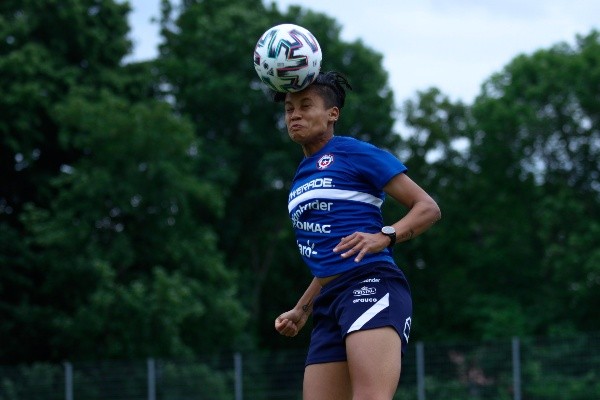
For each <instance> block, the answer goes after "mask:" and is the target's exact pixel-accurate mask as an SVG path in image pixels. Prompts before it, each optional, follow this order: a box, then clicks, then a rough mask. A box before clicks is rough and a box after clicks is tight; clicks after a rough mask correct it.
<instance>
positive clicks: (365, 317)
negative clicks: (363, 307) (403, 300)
mask: <svg viewBox="0 0 600 400" xmlns="http://www.w3.org/2000/svg"><path fill="white" fill-rule="evenodd" d="M389 306H390V294H389V293H386V294H385V296H383V297H382V298H381V299H379V301H378V302H377V303H375V304H373V306H372V307H371V308H369V309H368V310H367V311H365V312H364V313H363V314H362V315H361V316H360V317H358V319H357V320H356V321H354V323H353V324H352V326H351V327H350V329H348V333H350V332H354V331H357V330H359V329H360V328H362V327H363V325H364V324H366V323H367V322H369V321H370V320H371V319H373V317H375V316H376V315H377V314H378V313H379V312H380V311H382V310H385V309H386V308H388V307H389Z"/></svg>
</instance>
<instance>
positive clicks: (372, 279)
mask: <svg viewBox="0 0 600 400" xmlns="http://www.w3.org/2000/svg"><path fill="white" fill-rule="evenodd" d="M380 280H381V279H379V278H369V279H365V280H364V281H362V282H361V283H378V282H379V281H380Z"/></svg>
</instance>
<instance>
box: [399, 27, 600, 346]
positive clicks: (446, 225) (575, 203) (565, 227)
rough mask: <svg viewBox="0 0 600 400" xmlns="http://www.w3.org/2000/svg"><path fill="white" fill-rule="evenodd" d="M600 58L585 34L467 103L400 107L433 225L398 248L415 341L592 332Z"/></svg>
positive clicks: (534, 58)
mask: <svg viewBox="0 0 600 400" xmlns="http://www.w3.org/2000/svg"><path fill="white" fill-rule="evenodd" d="M599 54H600V51H599V44H598V34H597V33H596V32H592V33H591V34H590V35H588V36H585V37H578V38H577V43H576V45H575V46H574V47H571V46H568V45H566V44H559V45H556V46H554V47H552V48H550V49H548V50H539V51H537V52H535V53H534V54H533V55H530V56H526V55H522V56H518V57H516V58H515V59H514V60H513V61H512V62H511V63H509V64H508V65H507V66H506V67H505V68H504V70H503V71H502V72H500V73H497V74H495V75H494V76H492V77H491V78H490V79H489V80H487V81H486V82H485V83H484V85H483V86H482V89H483V90H482V93H481V95H480V96H479V97H478V98H477V99H476V101H475V103H474V104H473V105H472V106H464V105H462V104H460V103H459V104H452V103H451V102H449V101H448V99H447V98H445V97H444V96H443V95H442V94H441V93H440V92H439V91H437V90H435V89H434V90H430V91H428V92H423V93H420V94H419V95H418V97H417V100H416V101H409V102H408V103H407V104H405V107H404V108H403V111H404V114H405V121H406V125H407V126H408V127H409V128H410V129H411V133H412V135H411V136H410V137H409V139H408V140H407V144H408V151H409V157H408V164H409V165H411V164H413V163H415V162H416V163H417V165H420V166H424V167H425V168H424V169H422V170H420V169H417V170H416V171H415V170H414V169H412V172H411V173H415V172H416V174H417V176H419V181H422V182H423V183H424V185H425V187H427V188H428V189H429V190H430V191H431V192H432V194H434V196H435V197H436V198H437V199H438V201H439V203H440V205H441V208H442V213H443V215H444V217H443V221H442V223H441V224H439V225H438V226H436V227H435V229H434V230H433V231H432V232H431V236H430V238H429V239H430V240H429V241H428V242H427V243H424V242H425V240H421V238H418V240H416V241H414V243H410V244H408V245H407V246H406V249H407V256H409V257H412V262H411V261H410V260H409V261H408V264H409V265H414V266H416V267H417V268H416V269H413V270H409V275H410V277H411V281H412V283H413V286H414V287H416V290H415V293H414V296H415V300H416V301H415V303H416V311H415V327H418V326H422V328H423V331H422V334H423V335H425V336H429V337H436V338H441V337H448V336H451V337H474V338H481V337H484V338H491V337H506V336H511V335H533V334H540V335H541V334H565V333H570V332H573V331H584V330H597V329H598V325H597V321H596V318H593V317H592V314H593V312H594V311H593V310H595V307H596V306H597V305H598V292H599V291H598V284H599V281H598V278H597V277H598V276H599V272H598V268H599V267H600V262H599V261H598V260H599V258H598V248H600V246H599V245H600V243H599V239H598V238H599V237H600V236H599V235H598V224H597V222H596V220H598V212H599V208H600V207H599V195H598V189H599V185H598V170H599V169H598V166H599V165H598V162H599V161H598V160H599V159H600V157H599V154H598V151H599V148H598V146H597V143H598V141H599V133H598V132H599V126H598V121H599V120H600V119H599V118H598V109H599V108H598V100H597V96H596V95H595V93H596V92H597V90H596V88H598V76H599V72H598V68H599V66H600V62H598V57H599ZM419 241H421V242H419ZM420 290H424V292H423V293H420ZM419 314H421V315H422V316H423V317H422V318H419ZM419 324H421V325H419ZM417 332H418V330H417Z"/></svg>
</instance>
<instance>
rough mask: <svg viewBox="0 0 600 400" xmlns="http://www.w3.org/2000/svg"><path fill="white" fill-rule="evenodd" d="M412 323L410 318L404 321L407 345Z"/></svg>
mask: <svg viewBox="0 0 600 400" xmlns="http://www.w3.org/2000/svg"><path fill="white" fill-rule="evenodd" d="M411 323H412V319H411V318H410V317H408V318H406V320H405V321H404V332H403V335H404V339H406V343H408V337H409V336H410V325H411Z"/></svg>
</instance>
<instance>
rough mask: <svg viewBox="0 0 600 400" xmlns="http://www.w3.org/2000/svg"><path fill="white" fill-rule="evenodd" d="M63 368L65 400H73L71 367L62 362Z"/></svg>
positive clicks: (69, 364) (67, 363) (68, 363)
mask: <svg viewBox="0 0 600 400" xmlns="http://www.w3.org/2000/svg"><path fill="white" fill-rule="evenodd" d="M63 366H64V367H65V400H73V365H72V364H71V363H70V362H68V361H67V362H64V363H63Z"/></svg>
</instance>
